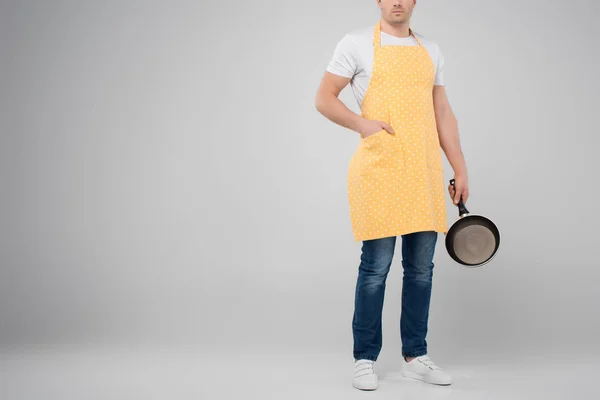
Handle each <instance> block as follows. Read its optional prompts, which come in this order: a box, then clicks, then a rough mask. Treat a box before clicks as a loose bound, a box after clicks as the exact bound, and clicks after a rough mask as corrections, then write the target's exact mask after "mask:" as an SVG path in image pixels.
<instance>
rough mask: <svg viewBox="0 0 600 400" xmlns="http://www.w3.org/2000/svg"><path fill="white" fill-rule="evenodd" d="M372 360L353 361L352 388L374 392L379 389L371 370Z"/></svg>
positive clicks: (375, 376)
mask: <svg viewBox="0 0 600 400" xmlns="http://www.w3.org/2000/svg"><path fill="white" fill-rule="evenodd" d="M374 363H375V362H374V361H373V360H366V359H362V360H356V361H354V374H353V375H352V386H354V387H355V388H357V389H360V390H375V389H377V388H378V387H379V382H378V378H377V374H375V371H374V369H373V364H374Z"/></svg>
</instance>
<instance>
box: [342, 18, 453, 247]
mask: <svg viewBox="0 0 600 400" xmlns="http://www.w3.org/2000/svg"><path fill="white" fill-rule="evenodd" d="M380 29H381V26H380V23H377V24H376V27H375V30H374V38H373V44H374V51H375V53H374V59H373V71H372V75H371V80H370V82H369V87H368V88H367V92H366V93H365V97H364V99H363V103H362V105H361V108H362V116H363V117H365V118H367V119H373V120H380V121H385V122H387V123H388V124H389V125H391V126H392V128H393V129H394V133H393V134H390V133H388V132H387V131H385V130H381V131H379V132H377V133H375V134H373V135H370V136H368V137H367V138H365V139H361V142H360V143H359V145H358V147H357V149H356V151H355V153H354V154H353V155H352V158H351V159H350V164H349V168H348V201H349V205H350V220H351V224H352V230H353V232H354V238H355V240H357V241H359V240H370V239H376V238H381V237H388V236H399V235H404V234H407V233H412V232H418V231H426V230H433V231H437V232H443V233H446V232H447V231H448V225H447V223H448V222H447V214H446V205H445V190H446V187H445V184H444V171H443V163H442V153H441V147H440V143H439V137H438V132H437V126H436V120H435V111H434V107H433V85H434V82H435V66H434V65H433V62H432V60H431V58H430V56H429V53H428V52H427V50H426V49H425V47H423V45H422V44H421V42H420V41H419V39H418V38H416V36H415V35H414V34H413V36H414V37H415V39H416V41H417V43H418V44H419V45H418V46H381V41H380V40H381V39H380V37H381V36H380ZM411 34H412V31H411Z"/></svg>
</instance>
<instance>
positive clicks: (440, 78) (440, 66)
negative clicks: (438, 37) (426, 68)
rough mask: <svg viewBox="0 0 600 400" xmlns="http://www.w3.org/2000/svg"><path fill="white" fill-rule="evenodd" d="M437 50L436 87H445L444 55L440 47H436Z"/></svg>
mask: <svg viewBox="0 0 600 400" xmlns="http://www.w3.org/2000/svg"><path fill="white" fill-rule="evenodd" d="M436 50H437V53H438V62H437V65H436V68H435V70H436V72H435V83H434V85H440V86H444V61H445V60H444V55H443V54H442V51H441V50H440V47H439V46H437V45H436Z"/></svg>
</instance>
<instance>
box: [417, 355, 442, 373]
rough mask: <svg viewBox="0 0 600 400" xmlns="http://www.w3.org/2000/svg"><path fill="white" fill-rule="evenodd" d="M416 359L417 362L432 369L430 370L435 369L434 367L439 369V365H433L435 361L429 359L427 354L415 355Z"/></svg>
mask: <svg viewBox="0 0 600 400" xmlns="http://www.w3.org/2000/svg"><path fill="white" fill-rule="evenodd" d="M417 360H419V362H420V363H421V364H423V365H424V366H426V367H427V368H429V369H432V370H436V369H437V370H439V369H441V368H440V367H438V366H437V365H435V363H434V362H433V361H431V359H430V358H429V357H427V356H425V357H417Z"/></svg>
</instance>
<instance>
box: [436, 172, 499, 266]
mask: <svg viewBox="0 0 600 400" xmlns="http://www.w3.org/2000/svg"><path fill="white" fill-rule="evenodd" d="M450 184H451V185H452V187H454V188H456V187H455V186H454V179H450ZM458 217H459V218H458V220H457V221H456V222H454V223H453V224H452V226H451V227H450V229H448V232H447V233H446V250H447V251H448V254H449V255H450V257H452V259H453V260H454V261H456V262H457V263H459V264H461V265H463V266H465V267H469V268H474V267H480V266H482V265H485V264H487V263H488V262H490V261H491V259H492V258H494V256H495V255H496V253H497V252H498V247H499V246H500V232H499V230H498V227H497V226H496V224H494V223H493V222H492V221H491V220H489V219H488V218H486V217H484V216H481V215H474V214H470V213H469V210H467V208H466V207H465V204H464V203H463V201H462V197H461V198H460V199H459V201H458Z"/></svg>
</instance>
